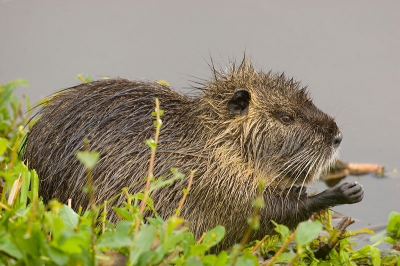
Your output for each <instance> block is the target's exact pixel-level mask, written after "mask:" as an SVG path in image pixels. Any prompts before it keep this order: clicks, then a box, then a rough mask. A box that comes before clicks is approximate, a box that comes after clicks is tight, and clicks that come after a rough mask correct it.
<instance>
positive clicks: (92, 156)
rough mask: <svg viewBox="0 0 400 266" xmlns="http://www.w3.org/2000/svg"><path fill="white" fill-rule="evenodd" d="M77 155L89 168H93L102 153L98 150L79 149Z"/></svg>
mask: <svg viewBox="0 0 400 266" xmlns="http://www.w3.org/2000/svg"><path fill="white" fill-rule="evenodd" d="M76 157H78V160H79V161H80V162H81V164H83V165H84V166H85V167H86V168H87V169H89V170H92V169H93V167H94V166H95V165H96V163H97V162H98V161H99V159H100V154H99V153H98V152H95V151H92V152H88V151H78V152H77V153H76Z"/></svg>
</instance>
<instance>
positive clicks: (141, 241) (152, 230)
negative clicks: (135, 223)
mask: <svg viewBox="0 0 400 266" xmlns="http://www.w3.org/2000/svg"><path fill="white" fill-rule="evenodd" d="M156 232H157V229H156V227H154V226H153V225H151V224H150V225H142V227H141V228H140V231H139V233H138V235H137V237H136V242H135V244H134V247H133V248H132V249H131V250H130V253H129V262H130V263H132V265H136V264H137V262H138V260H139V258H140V256H141V255H142V253H143V252H145V251H147V250H149V249H150V247H151V244H152V243H153V242H154V240H155V236H156Z"/></svg>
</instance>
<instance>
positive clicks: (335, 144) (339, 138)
mask: <svg viewBox="0 0 400 266" xmlns="http://www.w3.org/2000/svg"><path fill="white" fill-rule="evenodd" d="M342 139H343V136H342V133H339V134H337V135H336V137H335V138H334V139H333V141H332V145H333V147H334V148H338V147H339V146H340V143H341V142H342Z"/></svg>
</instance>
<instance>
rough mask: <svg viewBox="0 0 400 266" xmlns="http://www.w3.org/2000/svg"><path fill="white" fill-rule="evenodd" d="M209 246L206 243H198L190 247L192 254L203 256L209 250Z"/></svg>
mask: <svg viewBox="0 0 400 266" xmlns="http://www.w3.org/2000/svg"><path fill="white" fill-rule="evenodd" d="M208 249H209V248H208V246H206V245H204V244H198V245H195V246H191V247H190V252H189V253H190V254H191V255H199V256H202V255H204V254H205V253H206V252H207V251H208Z"/></svg>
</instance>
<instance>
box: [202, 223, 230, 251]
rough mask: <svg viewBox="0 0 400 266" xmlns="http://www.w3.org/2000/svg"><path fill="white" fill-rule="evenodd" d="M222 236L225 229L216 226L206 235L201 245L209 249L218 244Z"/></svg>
mask: <svg viewBox="0 0 400 266" xmlns="http://www.w3.org/2000/svg"><path fill="white" fill-rule="evenodd" d="M224 236H225V227H223V226H221V225H218V226H216V227H214V228H213V229H211V230H210V231H208V232H207V233H206V235H205V236H204V239H203V241H202V242H201V243H202V244H204V245H206V246H207V247H208V248H211V247H213V246H215V245H216V244H218V243H219V242H220V241H221V240H222V238H224Z"/></svg>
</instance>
